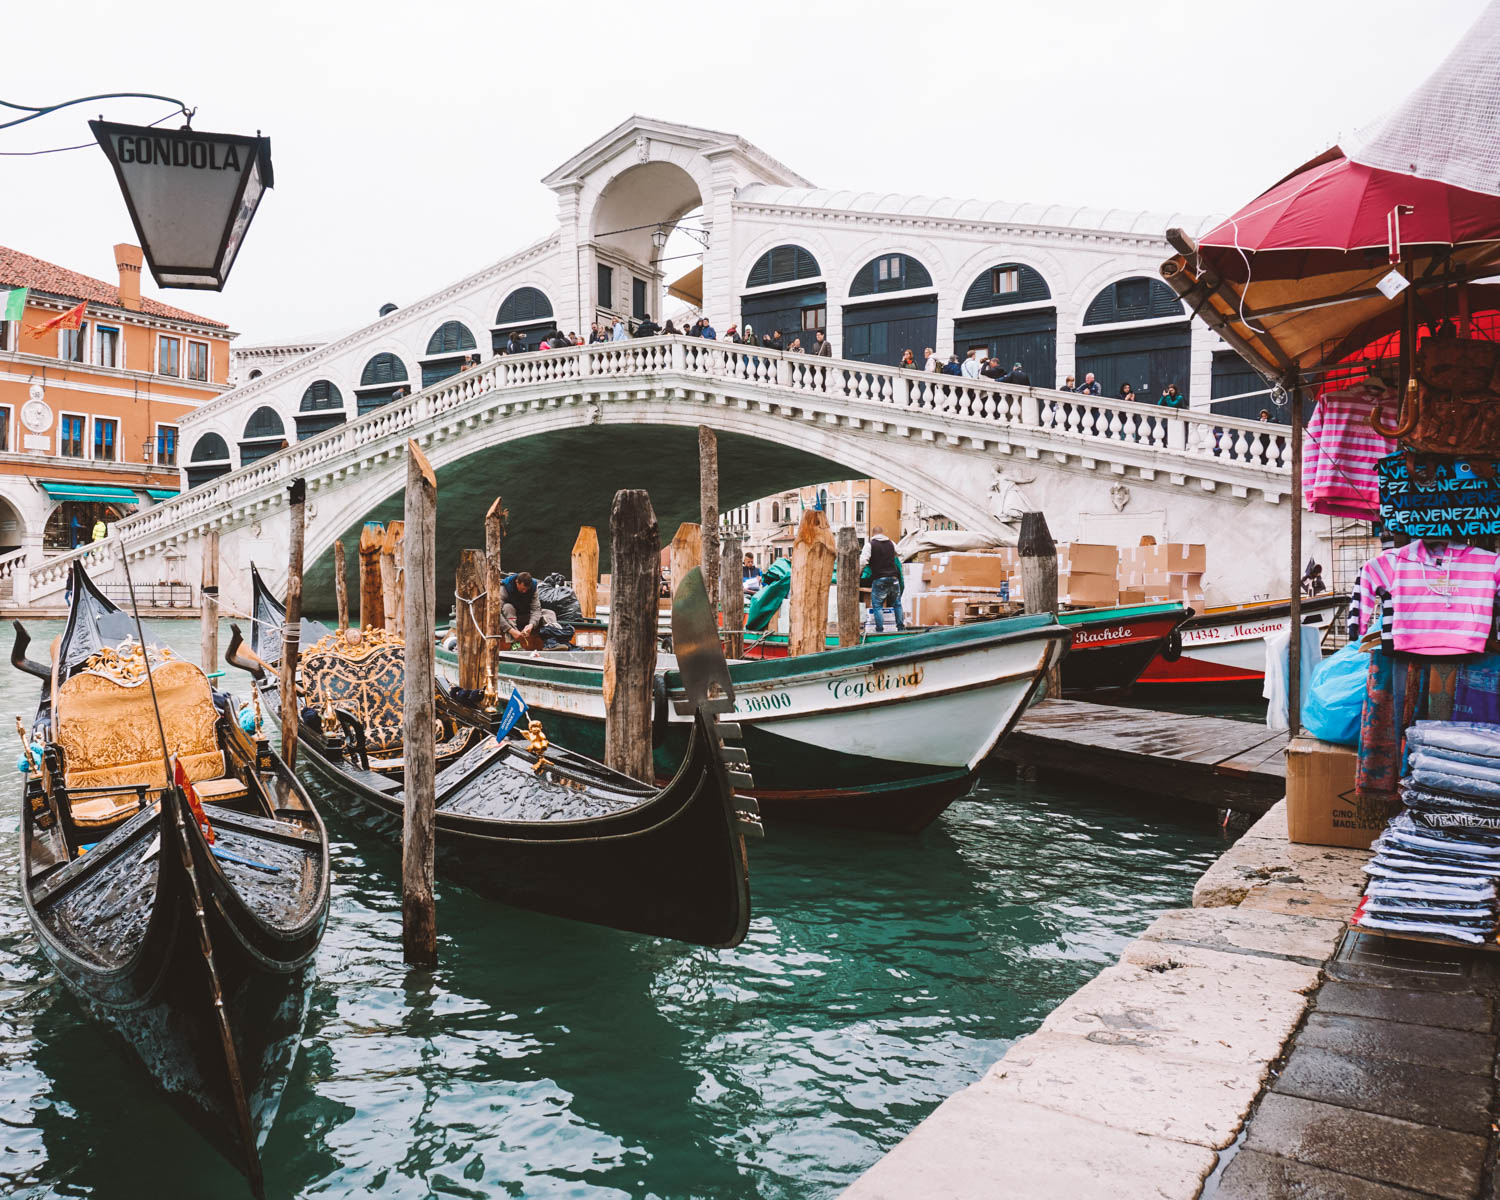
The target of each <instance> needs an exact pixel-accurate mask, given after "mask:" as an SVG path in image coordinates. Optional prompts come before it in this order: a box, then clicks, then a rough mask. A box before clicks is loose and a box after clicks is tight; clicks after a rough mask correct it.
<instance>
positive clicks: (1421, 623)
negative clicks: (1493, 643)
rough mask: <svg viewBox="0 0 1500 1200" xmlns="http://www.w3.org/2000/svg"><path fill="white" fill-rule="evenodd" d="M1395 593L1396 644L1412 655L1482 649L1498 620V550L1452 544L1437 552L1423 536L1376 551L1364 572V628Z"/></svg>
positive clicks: (1361, 582)
mask: <svg viewBox="0 0 1500 1200" xmlns="http://www.w3.org/2000/svg"><path fill="white" fill-rule="evenodd" d="M1382 588H1384V589H1385V590H1386V591H1388V592H1390V594H1391V601H1392V604H1391V609H1392V614H1391V623H1390V626H1389V629H1390V633H1391V637H1392V644H1393V646H1394V648H1395V649H1396V650H1399V651H1405V652H1407V653H1410V654H1478V653H1481V652H1482V651H1483V650H1484V646H1485V642H1486V640H1487V639H1488V638H1489V636H1490V630H1491V628H1492V627H1493V625H1494V616H1495V593H1496V590H1497V589H1500V554H1495V553H1493V552H1491V551H1489V550H1480V549H1478V548H1477V547H1474V546H1459V545H1451V546H1449V547H1448V548H1447V550H1446V551H1445V552H1443V554H1442V556H1441V561H1439V560H1438V555H1437V554H1435V553H1434V552H1433V550H1432V549H1431V548H1429V547H1428V545H1427V543H1426V542H1424V541H1415V542H1411V543H1409V544H1408V545H1405V546H1402V547H1401V548H1400V549H1398V550H1386V551H1384V552H1383V553H1381V554H1378V555H1376V556H1375V557H1374V558H1372V559H1371V560H1370V561H1369V562H1368V563H1366V564H1365V569H1364V570H1363V571H1362V572H1361V573H1360V580H1359V608H1360V617H1361V629H1360V632H1361V633H1363V632H1364V630H1365V628H1367V627H1368V624H1369V619H1370V615H1371V614H1373V613H1375V612H1377V611H1378V610H1379V608H1380V604H1379V600H1378V599H1377V594H1378V592H1379V591H1380V589H1382Z"/></svg>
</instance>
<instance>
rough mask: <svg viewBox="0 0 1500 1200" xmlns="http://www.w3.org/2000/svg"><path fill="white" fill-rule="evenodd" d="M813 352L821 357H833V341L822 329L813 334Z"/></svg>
mask: <svg viewBox="0 0 1500 1200" xmlns="http://www.w3.org/2000/svg"><path fill="white" fill-rule="evenodd" d="M813 353H814V354H816V355H817V356H818V357H819V358H832V357H833V343H832V342H830V341H829V340H828V339H827V338H826V337H824V336H823V331H822V330H821V329H820V330H818V331H817V332H816V333H815V334H813Z"/></svg>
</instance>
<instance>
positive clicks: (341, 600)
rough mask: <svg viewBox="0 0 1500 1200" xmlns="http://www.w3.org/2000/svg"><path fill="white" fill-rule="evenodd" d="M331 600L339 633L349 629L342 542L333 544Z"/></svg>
mask: <svg viewBox="0 0 1500 1200" xmlns="http://www.w3.org/2000/svg"><path fill="white" fill-rule="evenodd" d="M333 599H334V602H335V603H336V604H337V606H338V613H339V632H340V633H343V632H344V631H345V630H346V629H348V628H349V577H348V574H347V572H346V570H345V567H344V541H343V539H342V538H340V539H339V540H338V541H336V542H334V543H333Z"/></svg>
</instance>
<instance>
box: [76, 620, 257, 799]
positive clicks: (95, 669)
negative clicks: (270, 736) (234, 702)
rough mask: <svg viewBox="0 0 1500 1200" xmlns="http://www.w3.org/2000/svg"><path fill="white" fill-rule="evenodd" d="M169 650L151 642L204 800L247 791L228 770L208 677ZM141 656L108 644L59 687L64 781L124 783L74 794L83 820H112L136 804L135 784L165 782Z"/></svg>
mask: <svg viewBox="0 0 1500 1200" xmlns="http://www.w3.org/2000/svg"><path fill="white" fill-rule="evenodd" d="M165 654H166V655H167V656H168V657H165V658H164V659H163V660H162V661H158V659H157V652H156V651H155V649H154V648H153V653H152V666H151V671H152V677H153V681H154V682H155V685H156V697H157V702H158V704H159V705H160V708H161V721H162V727H163V729H164V730H165V732H166V737H167V747H168V749H169V750H170V751H171V752H172V753H173V754H175V755H177V757H178V758H179V759H180V760H181V762H182V766H183V770H184V771H185V772H186V774H187V777H188V780H189V781H190V782H191V783H192V784H193V788H194V790H195V791H196V792H197V793H198V796H199V798H200V799H202V800H203V801H204V802H205V803H207V802H210V801H218V802H223V801H225V800H234V799H238V798H239V797H242V796H244V795H246V794H247V793H248V789H247V788H246V786H245V784H244V782H243V781H242V780H240V779H238V778H236V777H235V776H234V775H233V774H231V773H230V771H229V764H228V761H227V760H226V758H225V755H224V751H223V749H222V748H221V747H220V745H219V738H218V732H217V728H216V722H217V720H218V712H217V710H216V709H215V708H214V702H213V691H212V689H211V688H210V687H209V683H208V677H207V676H206V675H204V673H203V672H202V670H201V669H199V667H197V666H196V665H195V664H193V663H190V662H187V661H185V660H183V659H180V658H176V657H171V656H170V655H171V652H170V651H167V652H165ZM139 662H140V660H139V657H136V658H135V659H130V658H128V657H127V658H124V659H122V658H120V657H119V656H118V655H115V654H114V653H113V652H112V651H106V652H104V653H103V654H100V655H96V656H95V657H94V658H93V659H90V660H89V664H88V666H86V667H85V668H84V669H83V670H82V671H80V672H78V673H77V674H76V675H74V676H73V677H72V678H71V679H68V680H67V681H65V682H64V683H63V684H62V685H61V686H60V687H59V688H58V689H57V704H56V711H57V744H58V747H59V749H61V751H62V759H63V786H64V787H65V788H68V789H73V788H101V787H120V788H122V789H126V790H122V791H120V792H102V793H96V794H93V795H85V796H80V797H78V798H77V799H76V800H74V801H73V802H72V806H71V807H72V815H73V820H74V821H75V822H76V823H77V824H79V825H82V826H91V825H92V826H98V825H109V824H113V823H114V822H116V821H118V820H120V819H122V818H123V817H126V816H129V815H130V814H131V813H132V812H134V811H135V810H136V808H137V807H138V800H137V793H136V790H135V789H137V788H138V787H141V786H144V787H146V788H147V789H148V790H151V791H160V790H161V789H162V788H163V787H164V786H165V785H166V767H165V765H164V764H163V762H162V752H161V733H160V732H159V731H158V729H157V725H156V712H155V710H154V709H153V707H152V703H151V689H150V688H149V687H148V686H147V684H146V678H145V672H144V670H141V669H140V668H139V665H138V664H139ZM132 664H135V666H134V667H132Z"/></svg>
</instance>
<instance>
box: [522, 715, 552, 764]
mask: <svg viewBox="0 0 1500 1200" xmlns="http://www.w3.org/2000/svg"><path fill="white" fill-rule="evenodd" d="M551 744H552V743H551V742H549V741H548V740H547V735H546V734H545V733H543V732H542V723H541V722H540V721H528V722H527V724H526V749H528V750H530V751H531V752H532V753H533V754H535V755H536V762H535V763H534V764H533V765H532V768H531V769H532V770H533V771H540V770H541V769H542V768H543V767H545V766H546V765H547V760H546V757H545V755H546V753H547V747H548V746H550V745H551Z"/></svg>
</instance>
